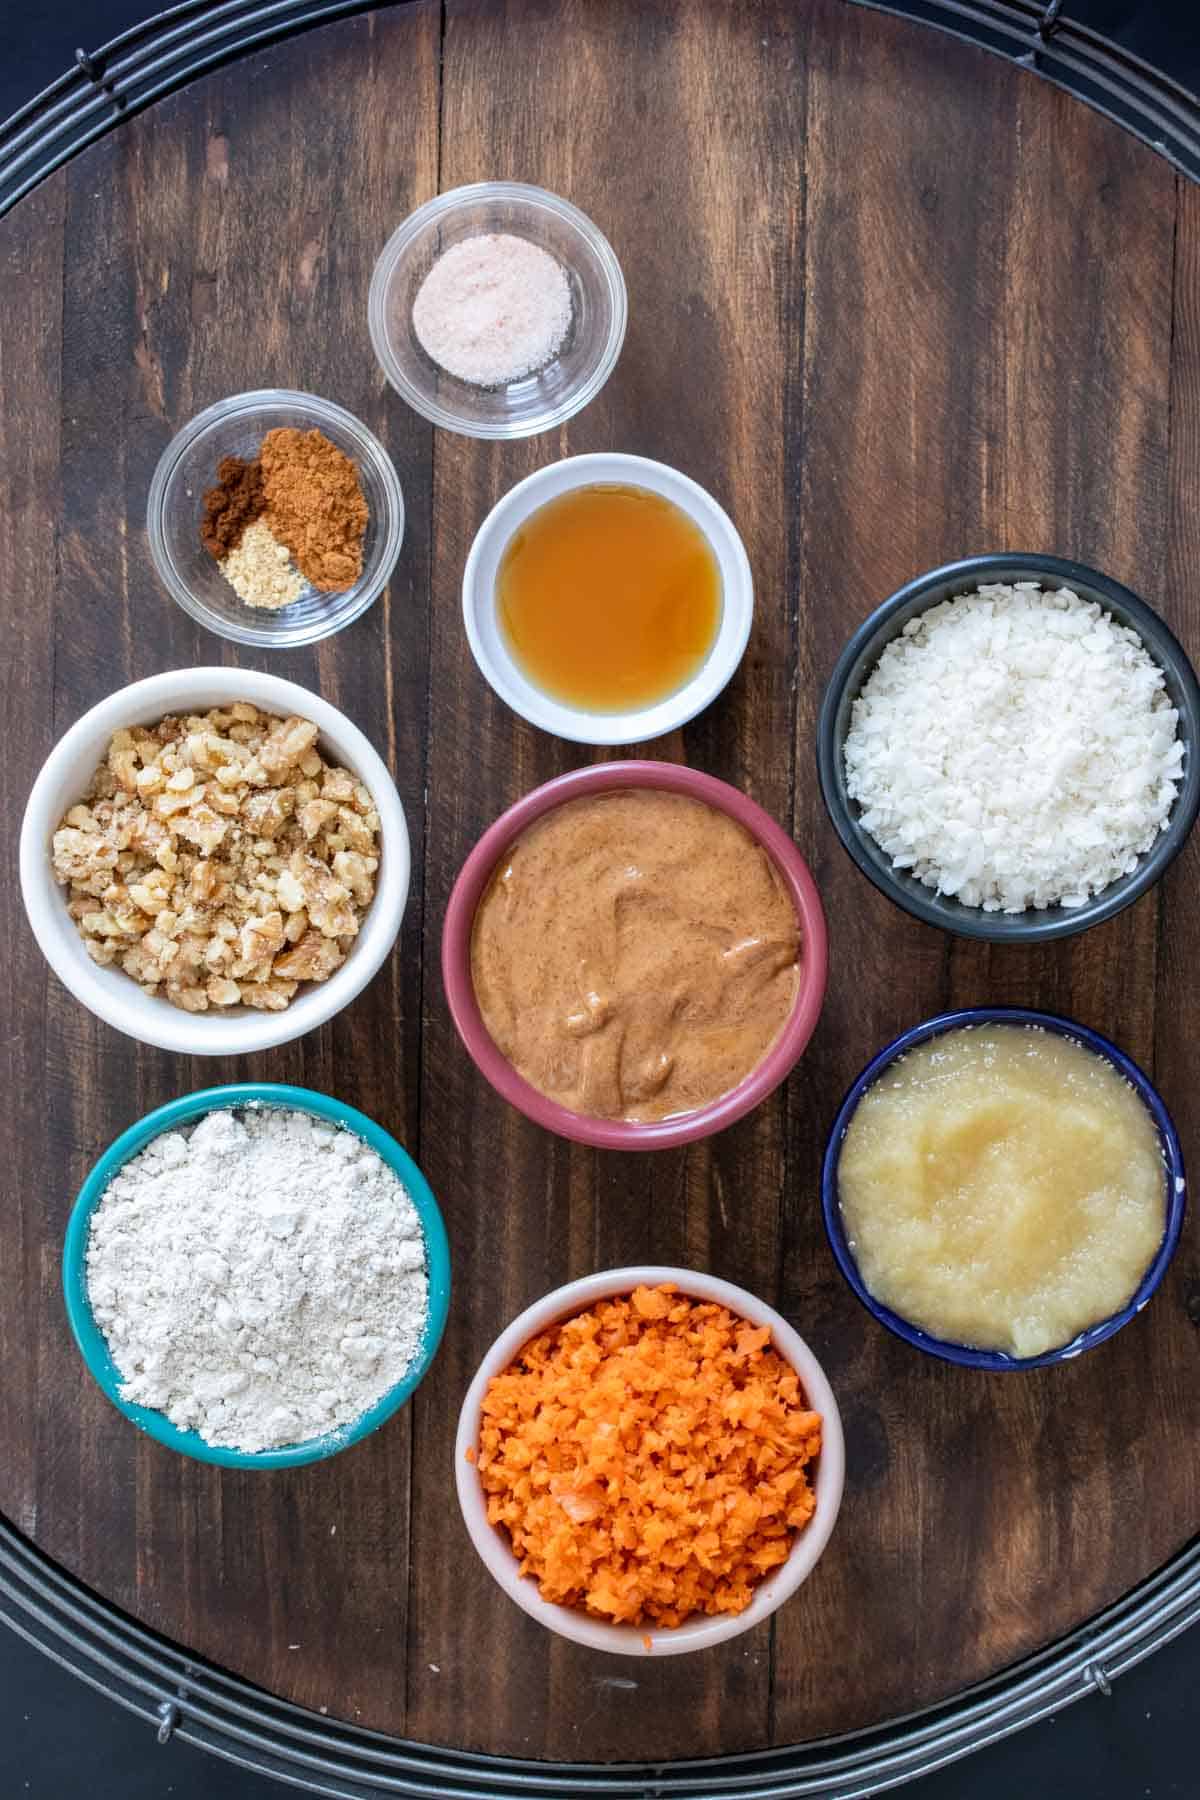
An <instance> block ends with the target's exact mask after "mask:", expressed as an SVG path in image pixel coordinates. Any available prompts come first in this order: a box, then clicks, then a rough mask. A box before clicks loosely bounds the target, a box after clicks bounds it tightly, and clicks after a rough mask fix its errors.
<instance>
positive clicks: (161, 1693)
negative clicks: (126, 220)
mask: <svg viewBox="0 0 1200 1800" xmlns="http://www.w3.org/2000/svg"><path fill="white" fill-rule="evenodd" d="M381 3H388V0H184V3H183V4H181V5H176V6H174V7H172V8H171V9H170V10H169V11H167V12H164V13H161V14H159V15H158V16H157V17H156V18H154V19H150V20H148V21H147V22H146V23H145V24H143V25H139V26H136V27H134V28H133V29H132V30H130V31H127V32H124V33H123V34H122V35H121V36H120V37H117V38H114V39H113V40H112V41H111V42H110V43H108V44H106V45H104V46H103V47H102V48H101V49H99V50H96V51H93V52H91V53H88V52H85V51H82V50H81V51H79V52H77V55H76V62H75V66H74V67H73V68H72V69H70V70H68V71H67V72H66V73H65V74H63V75H62V76H60V77H59V79H58V80H57V81H55V82H53V83H52V84H51V85H50V86H49V87H48V88H46V89H45V90H44V92H43V93H41V94H39V95H38V96H37V97H36V99H34V100H32V101H30V103H29V104H28V105H27V106H25V107H23V108H22V109H21V110H20V112H18V113H16V114H14V115H13V117H12V118H11V119H9V120H8V121H7V122H6V123H5V124H3V125H0V213H3V212H5V211H7V210H8V209H9V208H10V207H11V206H13V205H15V204H16V202H17V201H18V200H19V199H21V198H22V196H23V195H25V194H27V193H29V192H30V191H31V189H32V188H34V187H35V186H36V185H37V184H38V182H40V181H41V180H43V179H44V178H45V176H47V175H49V174H50V173H52V172H53V170H55V169H56V168H59V167H60V166H61V165H62V164H63V163H64V162H66V161H67V160H68V159H69V158H70V157H71V156H73V155H75V154H76V153H77V152H78V151H80V150H82V149H83V148H85V146H86V145H88V144H90V143H92V142H94V141H95V140H96V139H97V138H99V137H101V136H103V135H104V133H105V132H107V131H110V130H112V129H113V127H114V126H117V125H119V124H120V123H121V122H122V121H123V120H124V119H126V118H129V117H131V116H132V115H133V114H134V113H135V112H138V111H140V110H142V109H143V108H145V107H147V106H149V105H151V104H152V103H153V102H154V101H155V100H157V99H160V98H161V97H162V96H164V95H165V94H168V93H170V92H172V91H173V90H175V89H177V88H179V87H181V86H182V85H184V83H186V82H188V81H190V80H192V79H194V78H195V77H196V76H198V75H200V74H203V73H204V72H205V71H207V70H209V69H212V68H215V67H217V66H218V65H219V64H221V63H223V62H227V61H229V60H231V59H232V58H234V57H236V56H240V55H242V54H244V53H245V52H247V51H249V50H252V49H255V48H258V47H261V46H262V45H264V44H267V43H270V42H273V41H275V40H277V39H279V38H282V37H286V36H289V35H292V34H293V33H296V32H299V31H302V30H305V29H307V28H309V27H311V26H314V25H318V24H323V23H326V22H328V21H330V20H333V19H336V18H342V17H346V16H348V15H350V14H353V13H358V12H365V11H369V10H371V7H372V5H379V4H381ZM846 3H847V4H852V5H854V4H856V5H867V6H874V7H875V8H876V9H877V10H880V11H886V12H890V13H895V14H899V15H901V16H903V17H907V18H911V19H915V20H918V21H921V22H923V23H925V24H927V25H930V26H933V27H936V28H938V29H940V30H943V31H947V32H950V33H952V34H953V35H954V36H957V37H960V38H963V39H965V40H966V41H968V42H970V43H973V44H976V45H978V46H980V47H982V48H984V49H987V50H990V51H992V52H995V53H997V54H1000V55H1004V56H1007V57H1008V58H1009V59H1010V60H1012V61H1015V62H1017V63H1019V64H1021V65H1022V66H1024V67H1027V68H1030V69H1032V70H1035V71H1036V72H1037V73H1039V74H1041V75H1042V76H1044V77H1045V78H1046V79H1048V80H1050V81H1053V82H1054V83H1055V84H1056V85H1058V86H1060V87H1063V88H1065V89H1066V90H1067V91H1068V92H1070V93H1071V94H1073V95H1075V97H1076V98H1079V99H1081V100H1084V101H1086V102H1087V103H1088V104H1090V105H1092V106H1094V107H1096V108H1097V109H1098V110H1100V111H1101V112H1104V113H1106V114H1107V115H1108V116H1109V117H1110V118H1112V119H1114V120H1115V121H1116V122H1117V123H1118V124H1120V125H1122V126H1124V127H1125V128H1126V129H1127V130H1129V131H1132V132H1133V133H1134V134H1135V135H1137V136H1138V137H1140V138H1142V139H1144V140H1145V141H1146V142H1147V143H1149V144H1151V145H1152V146H1153V148H1154V149H1156V150H1157V151H1159V152H1160V153H1161V154H1162V155H1163V156H1165V157H1166V158H1167V159H1168V160H1169V161H1170V162H1171V163H1173V164H1174V166H1175V167H1177V168H1179V169H1180V170H1182V171H1183V172H1184V173H1185V174H1188V175H1190V176H1192V177H1193V178H1195V179H1200V104H1198V103H1197V100H1196V98H1195V97H1194V96H1193V95H1192V94H1190V93H1188V92H1187V91H1186V90H1185V89H1183V88H1182V87H1180V86H1179V85H1178V84H1177V83H1174V82H1172V81H1170V80H1169V79H1168V78H1166V77H1165V76H1162V75H1160V74H1159V73H1158V72H1157V71H1155V70H1154V69H1152V68H1151V67H1149V65H1147V64H1146V63H1144V62H1141V61H1140V60H1139V59H1138V58H1136V57H1133V56H1130V55H1128V54H1126V53H1125V52H1124V51H1122V50H1121V49H1120V48H1119V47H1118V46H1117V45H1115V44H1112V43H1111V42H1109V41H1108V40H1107V39H1105V38H1103V37H1102V36H1100V34H1098V33H1096V32H1093V31H1090V30H1089V29H1088V28H1087V27H1085V26H1081V25H1077V24H1075V23H1074V22H1073V21H1072V20H1070V19H1069V18H1066V17H1064V16H1063V13H1062V0H1050V3H1049V4H1048V5H1046V4H1039V3H1038V0H846ZM0 1621H3V1622H4V1623H6V1624H7V1625H9V1626H11V1627H12V1629H14V1630H15V1631H17V1632H18V1633H19V1634H20V1635H21V1636H22V1637H24V1638H25V1639H26V1640H27V1641H28V1642H29V1643H31V1644H33V1645H35V1646H36V1647H37V1648H38V1649H40V1650H42V1651H43V1652H44V1653H45V1654H47V1655H48V1656H50V1657H52V1658H53V1659H54V1660H55V1661H56V1662H58V1663H59V1664H60V1665H61V1666H62V1667H64V1668H66V1669H68V1670H70V1671H72V1672H73V1673H74V1674H76V1675H77V1676H79V1677H80V1679H82V1680H84V1681H87V1682H88V1683H90V1685H92V1686H93V1687H95V1688H97V1689H99V1690H100V1691H101V1692H103V1693H105V1694H107V1695H108V1696H109V1697H110V1698H112V1699H114V1700H116V1701H117V1702H118V1703H119V1704H120V1705H122V1706H125V1707H127V1708H128V1709H129V1710H130V1711H132V1712H133V1713H135V1714H136V1715H137V1716H138V1717H139V1718H142V1719H144V1720H145V1721H146V1722H147V1724H149V1725H150V1726H151V1727H152V1728H153V1729H154V1730H155V1732H156V1735H157V1737H158V1740H159V1742H161V1743H166V1742H168V1741H169V1740H170V1738H171V1737H173V1736H177V1737H179V1738H180V1739H182V1740H184V1741H186V1742H188V1743H192V1744H195V1745H198V1746H200V1747H201V1748H204V1749H206V1750H209V1751H211V1752H212V1753H213V1754H215V1755H217V1756H221V1757H224V1758H225V1759H227V1760H228V1761H230V1762H233V1763H237V1764H240V1765H241V1766H243V1767H246V1768H250V1769H255V1770H258V1771H260V1772H262V1773H264V1774H268V1775H272V1776H274V1777H276V1779H279V1780H282V1781H285V1782H289V1783H291V1784H293V1785H294V1786H297V1787H300V1788H303V1789H304V1790H305V1791H307V1792H309V1793H314V1794H320V1795H325V1796H329V1800H380V1797H382V1796H405V1797H409V1800H543V1797H544V1800H555V1797H557V1796H565V1795H571V1796H573V1797H579V1800H586V1797H589V1796H591V1797H594V1800H700V1797H701V1796H703V1797H704V1800H718V1797H719V1800H734V1797H735V1796H739V1795H745V1796H749V1797H750V1800H868V1796H870V1795H875V1794H879V1793H882V1792H884V1791H885V1790H887V1789H889V1788H893V1787H897V1786H899V1785H900V1784H902V1783H903V1782H906V1781H911V1780H913V1779H914V1778H916V1777H917V1776H919V1775H924V1774H929V1773H931V1772H933V1771H934V1770H936V1769H939V1768H943V1767H945V1766H946V1765H948V1764H950V1763H952V1762H955V1761H957V1760H958V1759H959V1758H961V1757H964V1756H967V1755H969V1754H971V1753H972V1752H973V1751H975V1750H978V1749H982V1748H983V1747H985V1746H986V1745H988V1744H991V1743H995V1742H997V1741H998V1740H999V1739H1001V1738H1004V1737H1007V1736H1009V1735H1010V1734H1011V1733H1013V1732H1015V1731H1018V1730H1020V1729H1022V1728H1023V1727H1024V1726H1026V1725H1030V1724H1033V1723H1035V1722H1036V1721H1037V1720H1039V1719H1042V1718H1045V1717H1047V1716H1048V1715H1050V1714H1051V1713H1056V1712H1060V1711H1061V1710H1062V1709H1063V1708H1064V1707H1066V1706H1068V1705H1070V1704H1072V1703H1073V1702H1074V1701H1076V1700H1080V1699H1082V1698H1084V1697H1085V1696H1086V1695H1088V1694H1090V1693H1094V1692H1097V1691H1099V1692H1101V1693H1105V1694H1107V1693H1108V1692H1110V1690H1111V1683H1112V1681H1113V1680H1114V1679H1115V1678H1116V1677H1117V1676H1118V1675H1121V1674H1123V1673H1124V1672H1125V1670H1127V1669H1129V1668H1132V1667H1133V1666H1134V1664H1136V1663H1138V1662H1140V1661H1141V1660H1142V1659H1143V1658H1144V1657H1146V1656H1148V1655H1150V1653H1151V1652H1152V1651H1154V1650H1156V1649H1158V1648H1160V1647H1161V1646H1162V1645H1164V1644H1166V1643H1169V1642H1170V1641H1171V1639H1173V1638H1174V1637H1176V1636H1178V1635H1179V1633H1180V1632H1182V1631H1184V1630H1186V1629H1187V1628H1188V1627H1189V1626H1190V1625H1192V1624H1194V1623H1197V1622H1200V1540H1197V1541H1196V1542H1195V1543H1193V1544H1191V1545H1189V1546H1188V1547H1187V1548H1186V1549H1185V1550H1183V1551H1181V1552H1180V1553H1179V1555H1178V1556H1176V1557H1175V1558H1174V1559H1173V1560H1172V1562H1171V1563H1170V1564H1169V1565H1168V1566H1167V1567H1166V1568H1165V1569H1163V1570H1162V1571H1160V1573H1159V1574H1158V1575H1156V1576H1154V1577H1152V1578H1151V1579H1149V1580H1148V1581H1146V1582H1144V1583H1142V1584H1141V1586H1139V1587H1138V1588H1136V1589H1135V1590H1134V1591H1133V1592H1132V1593H1131V1594H1129V1595H1128V1596H1127V1597H1126V1598H1125V1599H1124V1600H1122V1601H1121V1602H1119V1603H1118V1604H1117V1605H1116V1606H1114V1607H1112V1608H1111V1609H1110V1610H1109V1611H1108V1612H1106V1613H1104V1614H1102V1615H1101V1616H1099V1617H1098V1618H1096V1619H1095V1620H1093V1621H1092V1622H1091V1623H1090V1624H1088V1625H1087V1626H1085V1627H1083V1628H1081V1629H1080V1630H1079V1631H1077V1632H1075V1633H1073V1634H1072V1635H1071V1636H1069V1637H1068V1638H1066V1639H1064V1640H1063V1641H1062V1642H1061V1643H1059V1644H1057V1645H1055V1646H1053V1647H1052V1648H1050V1649H1049V1650H1047V1651H1045V1652H1043V1653H1041V1654H1040V1655H1038V1656H1035V1657H1032V1658H1030V1659H1028V1660H1026V1661H1024V1662H1022V1663H1020V1664H1019V1665H1017V1666H1016V1667H1015V1668H1013V1669H1012V1670H1010V1671H1008V1672H1007V1673H1006V1674H1004V1675H1002V1676H1000V1677H997V1678H995V1679H994V1680H992V1681H989V1682H986V1683H984V1684H982V1685H981V1686H978V1687H976V1688H973V1689H971V1690H969V1691H968V1692H966V1693H964V1694H962V1695H960V1696H958V1697H957V1698H956V1699H955V1700H953V1701H952V1702H949V1703H947V1704H946V1705H944V1706H941V1707H938V1708H935V1709H933V1710H931V1711H928V1712H925V1713H922V1714H920V1715H918V1716H915V1717H912V1718H909V1719H905V1720H900V1721H894V1722H892V1723H891V1724H889V1725H888V1726H886V1727H881V1728H880V1729H878V1730H874V1731H871V1732H866V1733H860V1734H856V1735H855V1736H853V1737H848V1738H842V1739H837V1740H825V1741H823V1742H820V1743H814V1744H808V1745H801V1746H795V1747H791V1748H784V1749H780V1750H773V1751H765V1752H760V1753H758V1754H755V1755H747V1756H737V1757H731V1758H730V1757H726V1758H720V1759H710V1760H705V1761H691V1762H688V1761H678V1762H671V1763H663V1764H656V1765H635V1764H604V1765H589V1764H553V1763H537V1762H528V1761H518V1760H515V1759H505V1758H498V1757H490V1756H480V1755H472V1754H469V1753H466V1752H461V1751H455V1750H450V1749H443V1748H440V1747H437V1746H431V1745H424V1744H416V1743H409V1742H405V1741H403V1740H399V1739H394V1738H388V1737H384V1736H381V1735H379V1734H376V1733H372V1732H366V1731H362V1730H361V1729H359V1728H357V1727H354V1726H351V1725H345V1724H342V1723H340V1722H336V1721H330V1720H328V1719H326V1718H324V1717H322V1716H321V1715H320V1714H316V1713H312V1712H307V1711H305V1710H304V1709H303V1708H300V1707H296V1706H292V1705H290V1704H288V1703H286V1702H283V1701H280V1700H276V1699H274V1698H273V1697H272V1696H271V1695H269V1694H266V1693H264V1692H263V1691H261V1690H260V1689H257V1688H255V1687H253V1686H251V1685H250V1684H249V1683H247V1682H244V1681H242V1680H240V1679H238V1678H236V1677H234V1676H231V1675H228V1674H225V1673H224V1672H223V1671H221V1670H219V1669H216V1668H213V1667H211V1666H209V1665H208V1664H205V1663H204V1662H202V1661H199V1660H197V1659H196V1658H194V1657H191V1656H189V1655H188V1654H187V1653H186V1652H184V1651H181V1650H179V1649H178V1648H176V1647H175V1646H174V1645H171V1644H169V1643H167V1642H166V1641H164V1640H162V1639H160V1638H158V1637H156V1636H155V1635H154V1634H153V1633H151V1632H149V1631H147V1630H145V1628H144V1627H142V1626H140V1625H138V1624H137V1623H136V1622H135V1621H133V1620H132V1619H129V1618H127V1617H126V1616H125V1615H124V1614H122V1613H121V1612H119V1611H118V1610H117V1609H116V1608H115V1607H113V1606H112V1605H110V1604H109V1603H108V1602H107V1601H104V1600H102V1599H100V1598H99V1597H98V1596H96V1595H94V1594H92V1593H90V1592H89V1591H88V1590H87V1589H86V1588H84V1587H83V1586H82V1585H81V1584H80V1583H79V1582H77V1581H76V1580H74V1578H73V1577H71V1576H69V1575H67V1574H65V1573H64V1572H63V1571H62V1570H60V1569H58V1568H57V1567H55V1565H54V1564H52V1563H51V1562H50V1561H49V1560H48V1559H47V1558H46V1557H44V1556H43V1555H42V1554H41V1553H40V1552H39V1551H37V1550H36V1549H34V1547H33V1546H32V1545H30V1544H29V1543H27V1542H26V1541H25V1540H24V1539H23V1538H22V1537H21V1536H20V1534H19V1533H18V1532H17V1531H16V1530H15V1529H14V1528H13V1527H12V1526H11V1525H9V1524H8V1523H7V1521H5V1520H4V1519H3V1518H0Z"/></svg>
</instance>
